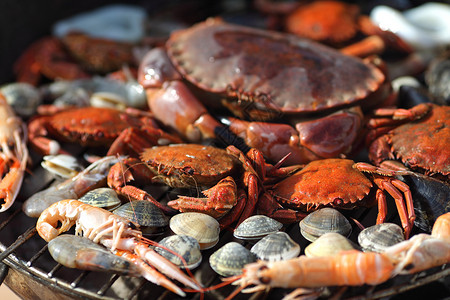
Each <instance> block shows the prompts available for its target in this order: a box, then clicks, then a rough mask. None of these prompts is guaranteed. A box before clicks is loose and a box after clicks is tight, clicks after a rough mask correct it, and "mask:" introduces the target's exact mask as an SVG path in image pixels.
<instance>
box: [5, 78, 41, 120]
mask: <svg viewBox="0 0 450 300" xmlns="http://www.w3.org/2000/svg"><path fill="white" fill-rule="evenodd" d="M0 93H2V95H3V96H4V97H5V98H6V102H8V104H9V105H10V106H11V107H12V108H13V109H14V111H15V112H16V113H17V114H18V115H19V116H21V117H31V116H32V115H34V114H35V113H36V110H37V107H38V106H39V105H40V104H41V103H42V95H41V93H40V92H39V90H38V89H37V88H36V87H34V86H33V85H31V84H28V83H24V82H15V83H9V84H6V85H3V86H1V87H0Z"/></svg>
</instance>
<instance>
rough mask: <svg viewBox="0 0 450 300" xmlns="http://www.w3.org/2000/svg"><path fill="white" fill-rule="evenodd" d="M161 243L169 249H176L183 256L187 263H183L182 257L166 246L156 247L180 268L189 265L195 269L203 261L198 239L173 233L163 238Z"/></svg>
mask: <svg viewBox="0 0 450 300" xmlns="http://www.w3.org/2000/svg"><path fill="white" fill-rule="evenodd" d="M159 244H160V245H161V246H163V247H165V248H167V249H169V250H172V251H174V252H175V253H177V254H178V255H179V256H181V257H182V258H183V259H184V261H185V262H186V265H185V264H184V263H183V261H182V260H181V258H180V257H179V256H177V255H175V254H173V253H171V252H169V251H167V250H166V249H164V248H161V247H155V251H156V252H158V253H159V254H161V255H162V256H164V257H165V258H167V259H168V260H170V261H171V262H173V263H174V264H175V265H177V266H178V267H180V268H185V267H187V268H188V269H194V268H196V267H198V265H200V263H201V261H202V254H201V252H200V245H199V244H198V242H197V240H196V239H194V238H193V237H191V236H188V235H171V236H168V237H165V238H163V239H162V240H161V241H160V242H159Z"/></svg>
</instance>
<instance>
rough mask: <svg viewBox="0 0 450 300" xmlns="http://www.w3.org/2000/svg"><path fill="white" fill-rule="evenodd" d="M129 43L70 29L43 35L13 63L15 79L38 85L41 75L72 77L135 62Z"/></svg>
mask: <svg viewBox="0 0 450 300" xmlns="http://www.w3.org/2000/svg"><path fill="white" fill-rule="evenodd" d="M132 48H133V45H132V44H128V43H121V42H116V41H112V40H107V39H100V38H93V37H89V36H88V35H85V34H82V33H69V34H67V35H65V36H64V37H62V38H57V37H54V36H48V37H43V38H41V39H40V40H38V41H36V42H34V43H33V44H31V45H30V46H29V47H28V48H27V49H26V50H25V51H24V53H23V54H22V55H21V56H20V57H19V58H18V59H17V61H16V62H15V64H14V73H15V74H16V79H17V81H18V82H26V83H29V84H32V85H34V86H37V85H38V84H39V83H40V82H41V80H42V77H46V78H48V79H52V80H55V79H65V80H74V79H81V78H89V77H91V76H92V74H94V73H101V74H106V73H109V72H113V71H117V70H120V68H122V66H123V65H128V66H131V67H133V66H135V65H136V62H135V59H134V56H133V54H132Z"/></svg>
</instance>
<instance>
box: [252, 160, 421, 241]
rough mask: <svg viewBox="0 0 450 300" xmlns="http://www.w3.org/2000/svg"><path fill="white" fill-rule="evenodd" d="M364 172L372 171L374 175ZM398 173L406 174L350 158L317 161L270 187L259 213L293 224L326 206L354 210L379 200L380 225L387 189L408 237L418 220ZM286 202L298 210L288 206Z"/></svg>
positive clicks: (407, 190)
mask: <svg viewBox="0 0 450 300" xmlns="http://www.w3.org/2000/svg"><path fill="white" fill-rule="evenodd" d="M362 172H368V173H369V175H370V176H369V177H370V178H368V177H366V176H365V175H364V174H363V173H362ZM395 175H404V173H402V172H401V171H392V170H386V169H382V168H377V167H375V166H372V165H369V164H366V163H355V162H354V161H352V160H349V159H323V160H317V161H313V162H310V163H309V164H307V165H306V166H305V167H304V168H303V169H301V170H299V171H297V172H296V173H294V174H292V175H291V176H289V177H287V178H286V179H284V180H282V181H280V182H278V183H276V184H275V185H274V186H273V187H271V188H270V189H268V190H267V191H266V192H265V193H264V194H263V195H262V196H261V198H260V201H259V203H258V213H262V214H265V215H268V216H270V217H273V218H275V219H278V220H280V221H281V222H284V223H293V222H296V221H298V220H300V219H302V218H303V217H304V216H305V213H308V212H311V211H313V210H316V209H318V208H321V207H324V206H331V207H335V208H342V209H352V208H355V207H359V206H372V205H373V204H374V203H375V201H377V202H378V217H377V224H379V223H383V222H384V220H385V217H386V196H385V192H387V193H388V194H389V195H391V196H392V198H394V200H395V203H396V205H397V210H398V212H399V215H400V219H401V223H402V226H403V228H404V231H405V236H406V237H408V236H409V234H410V232H411V229H412V226H413V225H414V220H415V213H414V208H413V202H412V196H411V192H410V190H409V187H408V185H406V184H405V183H403V182H402V181H400V180H398V179H396V178H395ZM402 193H403V195H404V196H402ZM405 202H406V205H405ZM282 205H283V206H287V207H291V208H295V209H296V210H291V209H285V208H283V206H282ZM297 210H300V211H297Z"/></svg>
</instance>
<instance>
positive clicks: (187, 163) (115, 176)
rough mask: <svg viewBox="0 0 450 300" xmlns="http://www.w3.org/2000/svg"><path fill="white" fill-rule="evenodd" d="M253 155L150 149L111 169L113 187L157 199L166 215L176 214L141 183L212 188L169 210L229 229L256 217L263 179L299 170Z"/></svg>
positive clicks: (179, 147) (199, 148)
mask: <svg viewBox="0 0 450 300" xmlns="http://www.w3.org/2000/svg"><path fill="white" fill-rule="evenodd" d="M250 152H251V153H252V154H250V155H249V156H245V155H243V153H242V152H240V151H239V150H237V149H236V148H235V147H234V146H230V147H229V148H227V150H224V149H220V148H216V147H212V146H204V145H199V144H176V145H169V146H159V147H152V148H147V149H144V150H143V152H142V153H141V157H140V160H139V159H136V158H129V159H125V160H123V161H121V162H119V163H118V164H116V165H115V166H114V167H113V168H111V170H110V172H109V175H108V185H109V186H110V187H111V188H114V189H115V190H117V191H118V192H119V193H121V194H122V195H126V196H130V197H132V198H133V199H139V200H149V201H152V202H153V203H155V204H156V205H157V206H158V207H160V208H161V209H163V210H164V211H165V212H166V213H173V210H172V209H170V208H168V207H166V206H165V205H163V204H161V203H160V202H158V201H157V200H155V199H154V198H153V197H152V196H151V195H150V194H148V193H147V192H146V191H144V190H143V189H141V188H139V187H138V185H140V184H146V183H148V182H149V181H150V180H151V181H152V182H157V183H164V184H167V185H169V186H171V187H175V188H205V187H206V188H208V189H207V190H204V191H203V192H202V193H203V194H204V196H205V197H204V198H196V197H187V196H179V198H178V199H177V200H172V201H169V202H168V206H170V207H171V208H173V209H176V210H179V211H183V212H185V211H198V212H203V213H206V214H209V215H211V216H213V217H214V218H221V219H220V223H221V225H222V227H225V226H228V225H229V224H231V223H233V222H234V221H235V220H237V219H238V218H239V217H240V220H241V221H242V220H244V219H245V218H247V217H249V216H250V215H251V213H252V212H253V210H254V207H255V204H256V201H257V199H258V196H259V191H260V185H261V184H262V181H261V178H260V177H262V176H267V177H270V176H281V175H284V174H288V173H289V172H291V171H292V170H293V168H285V169H280V168H278V166H271V165H267V164H265V162H264V159H263V158H262V155H261V154H260V153H259V152H258V151H257V150H253V151H250ZM253 163H255V164H257V165H256V168H253ZM258 164H259V165H258ZM233 178H235V179H239V180H236V182H238V184H236V182H235V179H233ZM241 178H242V180H241ZM131 181H133V184H130V182H131ZM244 187H245V188H246V189H247V191H248V193H247V194H248V199H247V196H246V194H245V193H244V192H243V191H242V192H240V191H239V190H240V189H242V188H244ZM238 200H240V201H238ZM233 207H234V208H233ZM232 208H233V210H232V211H231V212H230V213H228V212H229V211H230V210H231V209H232ZM227 213H228V214H227ZM224 216H225V217H224Z"/></svg>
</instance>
